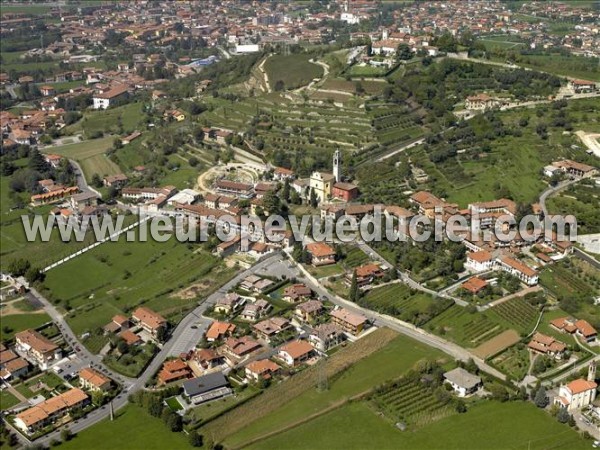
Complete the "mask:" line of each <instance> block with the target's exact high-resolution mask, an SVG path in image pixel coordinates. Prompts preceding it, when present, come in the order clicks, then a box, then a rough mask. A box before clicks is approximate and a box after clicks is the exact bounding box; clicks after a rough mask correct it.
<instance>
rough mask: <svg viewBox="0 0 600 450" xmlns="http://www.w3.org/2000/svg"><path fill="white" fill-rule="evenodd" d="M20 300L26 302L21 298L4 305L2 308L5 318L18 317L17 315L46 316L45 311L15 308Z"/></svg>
mask: <svg viewBox="0 0 600 450" xmlns="http://www.w3.org/2000/svg"><path fill="white" fill-rule="evenodd" d="M20 300H24V297H19V298H16V299H14V300H11V301H9V302H6V303H3V305H4V306H3V307H2V315H3V316H11V315H16V314H44V310H43V309H37V310H31V311H26V310H22V309H19V308H17V307H16V306H15V303H17V302H18V301H20ZM24 301H26V300H24Z"/></svg>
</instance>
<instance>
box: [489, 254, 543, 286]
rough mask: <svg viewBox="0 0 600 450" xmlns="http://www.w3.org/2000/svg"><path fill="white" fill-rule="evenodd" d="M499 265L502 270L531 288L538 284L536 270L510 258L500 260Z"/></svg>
mask: <svg viewBox="0 0 600 450" xmlns="http://www.w3.org/2000/svg"><path fill="white" fill-rule="evenodd" d="M498 264H499V266H500V268H501V269H502V270H504V271H505V272H508V273H510V274H511V275H514V276H516V277H517V278H518V279H519V280H521V281H522V282H524V283H525V284H527V285H529V286H533V285H536V284H537V283H538V272H537V271H536V270H534V269H532V268H531V267H529V266H527V265H525V264H523V263H522V262H520V261H517V260H516V259H514V258H511V257H510V256H505V257H503V258H500V259H499V260H498Z"/></svg>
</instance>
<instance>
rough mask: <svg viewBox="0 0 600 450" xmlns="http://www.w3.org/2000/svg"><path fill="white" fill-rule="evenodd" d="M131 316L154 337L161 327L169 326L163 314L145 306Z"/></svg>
mask: <svg viewBox="0 0 600 450" xmlns="http://www.w3.org/2000/svg"><path fill="white" fill-rule="evenodd" d="M131 318H132V319H133V322H134V323H135V324H136V325H140V326H141V327H142V328H143V329H144V330H146V331H147V332H148V333H150V334H151V335H152V336H154V337H156V335H157V333H158V330H159V329H161V328H162V329H166V328H167V326H168V322H167V320H166V319H165V318H164V317H163V316H161V315H160V314H158V313H156V312H154V311H152V310H151V309H150V308H146V307H145V306H140V307H139V308H137V309H136V310H135V311H134V312H133V314H132V315H131Z"/></svg>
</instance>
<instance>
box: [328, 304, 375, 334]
mask: <svg viewBox="0 0 600 450" xmlns="http://www.w3.org/2000/svg"><path fill="white" fill-rule="evenodd" d="M330 315H331V320H332V321H333V323H334V324H336V325H338V326H339V327H340V328H341V329H342V330H343V331H345V332H346V333H349V334H351V335H353V336H358V335H359V334H360V333H361V331H362V330H363V329H364V327H365V325H366V324H367V318H366V317H365V316H363V315H361V314H355V313H352V312H350V311H348V310H347V309H345V308H336V309H334V310H333V311H331V313H330Z"/></svg>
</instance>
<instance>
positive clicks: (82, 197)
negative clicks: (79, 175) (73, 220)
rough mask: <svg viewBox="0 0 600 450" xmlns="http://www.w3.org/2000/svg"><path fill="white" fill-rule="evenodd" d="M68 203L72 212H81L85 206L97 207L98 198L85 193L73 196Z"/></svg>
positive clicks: (87, 192)
mask: <svg viewBox="0 0 600 450" xmlns="http://www.w3.org/2000/svg"><path fill="white" fill-rule="evenodd" d="M75 192H77V191H75ZM69 203H70V204H71V208H73V210H74V211H82V210H83V209H84V208H85V207H86V206H97V205H98V196H97V195H96V194H94V193H93V192H91V191H86V192H82V193H80V194H76V195H73V196H72V197H71V199H70V201H69Z"/></svg>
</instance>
